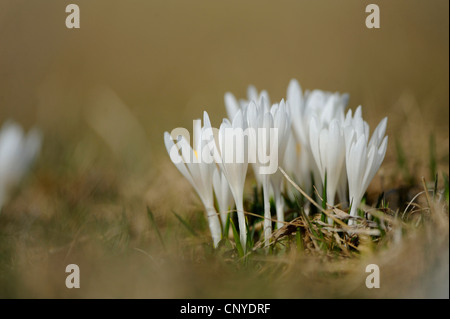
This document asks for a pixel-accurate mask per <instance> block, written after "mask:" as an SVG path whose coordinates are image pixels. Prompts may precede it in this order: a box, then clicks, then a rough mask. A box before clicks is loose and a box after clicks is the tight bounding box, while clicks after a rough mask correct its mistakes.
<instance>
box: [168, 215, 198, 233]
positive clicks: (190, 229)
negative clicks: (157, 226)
mask: <svg viewBox="0 0 450 319" xmlns="http://www.w3.org/2000/svg"><path fill="white" fill-rule="evenodd" d="M172 213H173V214H174V215H175V217H176V218H177V219H178V220H179V221H180V222H181V223H182V224H183V226H184V227H186V229H187V230H188V231H189V232H190V233H191V234H192V235H194V236H197V233H196V232H195V230H194V229H193V228H192V227H191V225H189V223H188V222H187V221H185V220H184V219H183V218H181V216H180V215H178V214H177V213H175V212H174V211H173V210H172Z"/></svg>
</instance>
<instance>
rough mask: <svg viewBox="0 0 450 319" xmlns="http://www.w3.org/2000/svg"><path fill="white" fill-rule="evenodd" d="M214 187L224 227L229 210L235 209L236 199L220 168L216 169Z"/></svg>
mask: <svg viewBox="0 0 450 319" xmlns="http://www.w3.org/2000/svg"><path fill="white" fill-rule="evenodd" d="M213 187H214V193H215V194H216V199H217V204H218V206H219V214H220V219H221V220H222V227H225V224H226V222H227V218H228V212H229V211H230V210H231V209H233V206H234V199H233V194H232V193H231V189H230V186H229V185H228V181H227V179H226V177H225V175H224V174H223V173H222V172H221V171H220V170H219V169H218V168H215V169H214V173H213ZM225 235H226V234H225Z"/></svg>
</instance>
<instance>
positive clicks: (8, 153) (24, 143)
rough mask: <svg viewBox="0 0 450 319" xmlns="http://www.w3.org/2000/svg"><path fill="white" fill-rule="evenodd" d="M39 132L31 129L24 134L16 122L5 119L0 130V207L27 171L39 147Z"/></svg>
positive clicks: (40, 138)
mask: <svg viewBox="0 0 450 319" xmlns="http://www.w3.org/2000/svg"><path fill="white" fill-rule="evenodd" d="M41 140H42V137H41V134H40V132H39V131H38V130H37V129H31V130H30V131H29V132H28V134H25V133H24V131H23V129H22V127H20V126H19V125H18V124H16V123H14V122H12V121H7V122H6V123H5V124H3V127H2V128H1V130H0V209H1V207H2V205H3V204H4V203H5V202H6V200H7V198H8V193H9V191H10V189H11V188H12V187H14V186H16V185H17V184H18V183H19V182H20V180H21V179H22V177H23V176H24V175H25V173H26V172H27V170H28V168H29V167H30V165H31V163H32V162H33V160H34V159H35V157H36V156H37V154H38V152H39V150H40V148H41Z"/></svg>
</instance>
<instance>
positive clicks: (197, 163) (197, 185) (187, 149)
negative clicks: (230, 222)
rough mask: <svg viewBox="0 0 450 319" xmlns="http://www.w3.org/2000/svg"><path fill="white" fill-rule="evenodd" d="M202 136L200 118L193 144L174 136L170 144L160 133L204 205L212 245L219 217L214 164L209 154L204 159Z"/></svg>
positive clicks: (218, 236) (218, 229) (166, 135)
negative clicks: (214, 182)
mask: <svg viewBox="0 0 450 319" xmlns="http://www.w3.org/2000/svg"><path fill="white" fill-rule="evenodd" d="M204 137H205V127H203V128H202V127H201V121H200V120H196V121H194V138H195V139H196V140H195V141H194V143H193V147H191V145H190V144H189V142H188V141H187V140H186V138H185V137H184V136H181V135H180V136H178V140H177V143H174V141H173V139H172V137H171V136H170V134H169V133H168V132H165V133H164V143H165V145H166V149H167V152H168V153H169V155H170V159H171V160H172V162H173V163H174V164H175V166H176V167H177V168H178V170H179V171H180V173H181V174H182V175H183V176H184V177H185V178H186V179H187V180H188V181H189V183H190V184H191V185H192V187H194V189H195V191H196V192H197V194H198V196H199V197H200V199H201V201H202V202H203V205H204V206H205V210H206V215H207V219H208V224H209V229H210V231H211V235H212V238H213V243H214V247H217V245H218V243H219V241H220V239H221V236H222V230H221V226H220V220H219V216H218V215H217V212H216V210H215V208H214V195H213V173H214V169H215V163H214V160H213V158H212V157H210V158H208V153H209V149H208V147H207V142H208V141H207V140H206V139H205V138H204Z"/></svg>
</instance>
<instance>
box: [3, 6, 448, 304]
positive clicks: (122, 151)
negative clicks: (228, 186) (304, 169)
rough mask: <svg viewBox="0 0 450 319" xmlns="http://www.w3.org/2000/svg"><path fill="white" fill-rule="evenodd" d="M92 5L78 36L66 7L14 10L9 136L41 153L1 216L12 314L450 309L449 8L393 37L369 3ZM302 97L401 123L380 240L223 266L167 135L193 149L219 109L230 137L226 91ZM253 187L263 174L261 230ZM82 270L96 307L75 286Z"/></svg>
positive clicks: (412, 17)
mask: <svg viewBox="0 0 450 319" xmlns="http://www.w3.org/2000/svg"><path fill="white" fill-rule="evenodd" d="M79 5H80V8H81V10H82V25H81V29H79V30H68V29H66V28H65V26H64V19H65V15H66V14H65V12H64V5H63V4H61V3H60V2H59V1H52V0H49V1H42V2H40V3H39V4H37V3H36V2H33V3H29V2H28V1H4V0H2V1H0V30H1V32H0V43H1V44H3V43H7V44H8V45H7V46H5V45H0V48H1V49H0V70H1V71H0V120H1V122H3V121H4V120H6V119H7V118H13V119H14V120H16V121H18V122H19V123H21V124H23V125H24V126H25V127H26V128H30V127H31V126H33V125H35V126H38V127H39V128H41V130H42V132H43V134H44V144H43V148H42V152H41V154H40V156H39V158H38V159H37V161H36V163H35V165H34V166H33V168H32V170H31V172H30V174H29V175H28V176H27V177H26V179H25V180H23V181H22V183H21V184H20V185H19V186H18V187H17V188H16V189H14V191H13V193H12V194H11V198H10V200H9V201H8V202H7V203H6V204H5V205H4V206H3V208H2V211H1V213H0V297H2V298H111V297H112V298H429V297H446V298H448V283H449V277H448V265H449V254H448V253H449V246H448V244H449V238H448V234H449V231H448V226H449V222H448V204H449V201H448V174H449V126H448V115H449V112H448V111H449V96H448V84H449V82H448V70H449V68H448V53H449V51H448V48H449V46H448V35H449V34H448V30H449V28H448V27H449V25H448V21H449V20H448V2H447V1H431V2H425V1H396V3H395V4H394V3H391V2H387V1H379V5H380V8H381V14H382V15H381V17H382V19H381V25H382V28H381V29H379V30H369V29H367V28H366V27H365V25H364V19H365V16H366V13H365V11H364V9H365V5H364V3H362V2H361V1H346V2H345V4H337V3H336V2H335V1H321V2H320V3H318V4H311V3H307V2H302V1H299V2H295V3H292V2H290V1H280V2H277V3H276V4H275V3H272V2H268V1H262V2H261V1H258V2H257V3H256V1H249V2H246V3H245V4H242V3H241V2H239V1H227V2H226V3H219V2H214V4H212V3H210V2H206V1H192V2H189V4H188V3H187V2H186V3H185V2H183V1H152V2H144V1H129V3H125V2H124V1H108V2H106V1H103V0H99V1H96V2H95V4H94V3H91V2H88V1H79ZM104 6H108V9H109V10H108V12H105V10H104ZM291 78H297V79H298V80H299V82H300V84H301V85H302V87H303V88H306V89H314V88H319V89H324V90H330V91H340V92H348V93H350V103H349V108H351V109H353V110H354V109H356V107H357V106H358V105H360V104H361V105H363V116H364V119H365V120H367V121H368V122H369V124H370V125H371V128H373V127H374V126H375V125H376V124H377V123H378V122H379V121H380V120H381V119H382V118H383V117H384V116H388V118H389V122H388V128H387V135H388V136H389V146H388V151H387V154H386V158H385V160H384V163H383V164H382V166H381V169H380V171H379V172H378V174H377V175H376V177H375V178H374V180H373V181H372V183H371V185H370V187H369V189H368V192H367V201H366V203H367V204H368V207H372V206H375V205H376V204H377V200H378V198H379V197H380V195H381V194H383V193H384V200H383V201H382V203H380V204H379V207H381V209H380V210H381V211H382V212H383V213H384V214H385V215H384V216H383V217H384V219H383V222H382V223H378V224H377V223H375V225H372V226H370V225H369V226H368V227H367V228H372V229H381V230H383V231H382V236H371V235H366V234H361V235H360V236H358V237H357V238H356V237H353V238H351V239H346V240H348V241H347V242H346V243H344V242H343V241H341V240H340V239H339V238H341V237H339V236H337V237H336V236H335V234H334V233H333V232H330V231H327V230H326V229H324V228H323V227H320V223H319V222H318V221H317V220H312V221H311V224H309V223H308V222H307V221H306V220H305V219H301V218H300V219H299V220H297V222H298V224H296V226H298V227H300V233H301V234H302V236H300V237H301V238H299V236H296V231H298V228H297V227H296V228H295V229H290V230H289V231H287V232H286V233H284V234H282V235H281V236H280V237H279V238H278V239H279V241H278V243H277V244H276V245H274V247H273V250H272V251H271V252H270V253H266V250H264V249H257V250H256V251H254V252H253V253H251V254H250V255H249V256H248V257H246V258H245V260H243V259H242V258H240V257H239V255H238V253H237V251H236V249H234V247H233V244H232V242H233V241H232V240H231V241H230V242H229V243H226V244H225V245H223V246H221V247H220V248H219V249H218V250H214V249H213V248H212V242H211V239H210V235H209V230H208V227H207V224H206V221H205V217H204V213H203V209H202V205H201V202H200V200H199V199H198V197H197V196H196V194H195V192H194V191H193V189H192V187H191V186H190V185H189V184H188V182H187V181H186V180H185V179H184V178H183V177H182V176H181V174H180V173H179V172H178V171H177V170H176V168H175V167H174V165H173V164H172V163H171V162H170V160H169V157H168V156H167V154H166V152H165V149H164V144H163V132H164V131H169V130H171V129H172V128H174V127H186V128H188V129H189V130H192V120H193V119H195V118H199V117H201V114H202V111H203V110H207V111H208V112H209V114H210V116H211V118H212V121H213V125H214V126H218V125H219V123H220V120H221V119H222V118H223V117H225V115H226V113H225V108H224V105H223V94H224V93H225V92H226V91H232V92H233V93H235V95H236V96H238V97H243V96H244V95H245V90H246V88H247V86H248V85H249V84H254V85H255V86H256V87H257V88H258V89H266V90H268V91H269V94H270V95H271V98H272V99H273V100H274V101H275V100H278V99H281V98H282V97H284V96H285V90H286V87H287V84H288V83H289V80H290V79H291ZM436 175H437V176H438V182H437V184H436V183H435V181H436ZM254 184H255V182H254V178H253V176H252V174H251V173H249V175H248V178H247V185H246V192H245V194H246V196H245V207H246V210H248V211H252V212H255V210H256V212H257V207H256V208H255V206H258V205H255V204H258V203H259V202H258V201H256V202H255V198H254V192H253V187H254ZM425 188H426V189H428V190H429V191H428V192H424V189H425ZM416 195H417V196H416ZM410 202H411V204H410V205H409V206H408V204H409V203H410ZM386 205H387V207H388V208H386ZM294 211H295V209H294ZM380 225H384V226H385V228H383V227H384V226H383V227H381V226H380ZM352 246H353V247H352ZM72 263H74V264H77V265H78V266H79V267H80V270H81V288H80V289H67V288H66V286H65V279H66V276H67V273H65V268H66V265H68V264H72ZM368 264H377V265H378V266H379V267H380V272H381V287H380V288H379V289H368V288H367V287H366V285H365V280H366V277H367V275H368V273H366V272H365V270H366V266H367V265H368Z"/></svg>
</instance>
